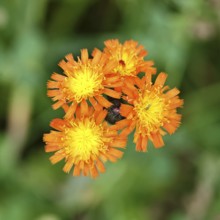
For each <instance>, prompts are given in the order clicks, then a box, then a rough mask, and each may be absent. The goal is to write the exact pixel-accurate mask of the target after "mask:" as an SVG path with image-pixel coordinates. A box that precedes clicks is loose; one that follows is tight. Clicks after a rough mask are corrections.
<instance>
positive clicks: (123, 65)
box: [114, 52, 136, 76]
mask: <svg viewBox="0 0 220 220" xmlns="http://www.w3.org/2000/svg"><path fill="white" fill-rule="evenodd" d="M118 63H119V65H117V67H116V68H115V70H114V71H115V72H118V73H120V74H121V75H122V76H130V75H132V73H133V72H134V71H135V69H136V67H135V60H134V56H133V55H132V54H128V53H125V52H124V53H122V54H121V59H120V58H119V59H118Z"/></svg>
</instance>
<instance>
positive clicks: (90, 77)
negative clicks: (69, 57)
mask: <svg viewBox="0 0 220 220" xmlns="http://www.w3.org/2000/svg"><path fill="white" fill-rule="evenodd" d="M103 78H104V77H102V75H101V74H99V72H98V71H96V70H95V69H92V68H91V67H90V68H89V67H88V66H83V67H82V68H81V69H79V70H77V71H76V72H74V76H73V77H69V78H68V79H67V80H66V87H67V89H68V90H70V91H71V93H72V94H71V96H73V98H74V99H75V100H76V102H77V103H79V102H81V101H82V100H83V99H88V98H89V97H92V96H94V94H95V93H96V92H98V91H99V90H100V89H103V86H102V81H103Z"/></svg>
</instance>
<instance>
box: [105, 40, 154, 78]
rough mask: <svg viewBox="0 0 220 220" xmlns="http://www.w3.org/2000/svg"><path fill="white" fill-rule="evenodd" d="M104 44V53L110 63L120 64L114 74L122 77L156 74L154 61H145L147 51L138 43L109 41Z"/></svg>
mask: <svg viewBox="0 0 220 220" xmlns="http://www.w3.org/2000/svg"><path fill="white" fill-rule="evenodd" d="M104 44H105V48H104V53H105V54H106V55H107V56H108V59H109V61H114V62H116V63H117V64H118V65H117V66H116V67H115V68H114V72H115V73H118V74H119V75H120V76H121V77H125V78H126V77H133V76H136V75H137V74H138V73H140V72H145V73H152V74H154V73H156V69H155V67H153V64H154V63H153V61H151V60H149V61H145V60H144V57H145V56H146V55H147V51H146V50H145V49H144V47H143V46H142V45H138V42H136V41H133V40H129V41H125V43H124V44H121V43H120V42H119V41H118V40H107V41H105V42H104Z"/></svg>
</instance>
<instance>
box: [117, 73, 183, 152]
mask: <svg viewBox="0 0 220 220" xmlns="http://www.w3.org/2000/svg"><path fill="white" fill-rule="evenodd" d="M151 77H152V75H151V74H148V75H146V76H144V77H143V78H142V79H141V80H140V82H139V84H138V85H136V87H135V86H134V87H133V88H132V89H131V90H130V91H129V92H128V93H127V94H126V95H125V96H124V98H125V99H126V100H127V102H128V104H122V105H121V108H120V112H121V115H122V116H124V117H126V119H124V120H121V121H119V122H118V123H117V124H116V125H115V127H117V128H118V129H121V128H124V127H125V129H124V130H123V132H122V133H121V134H123V135H128V134H130V133H131V132H132V131H133V130H134V129H135V134H134V143H136V150H137V151H146V150H147V142H148V140H150V141H152V142H153V144H154V146H155V147H157V148H158V147H162V146H163V145H164V142H163V139H162V136H163V135H164V134H166V132H165V130H166V131H167V132H168V133H169V134H172V133H174V132H175V130H176V129H177V127H178V126H179V124H180V120H181V115H180V114H178V113H177V108H179V107H182V105H183V100H182V99H179V97H178V94H179V90H178V89H176V88H174V89H171V90H169V87H168V86H164V83H165V81H166V78H167V74H165V73H160V74H159V75H158V77H157V79H156V81H155V83H154V84H152V80H151ZM164 129H165V130H164Z"/></svg>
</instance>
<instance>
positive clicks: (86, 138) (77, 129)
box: [65, 118, 105, 162]
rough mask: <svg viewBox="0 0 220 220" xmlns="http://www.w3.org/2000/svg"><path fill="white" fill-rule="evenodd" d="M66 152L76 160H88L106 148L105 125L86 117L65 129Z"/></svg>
mask: <svg viewBox="0 0 220 220" xmlns="http://www.w3.org/2000/svg"><path fill="white" fill-rule="evenodd" d="M65 133H66V138H65V145H66V148H65V150H66V153H67V154H68V155H69V156H70V157H71V158H72V159H73V160H74V161H75V162H78V161H88V160H89V159H90V158H91V157H93V159H94V157H95V156H97V155H98V154H99V152H100V151H103V150H105V144H104V141H103V127H102V126H101V125H99V126H98V125H96V124H95V122H94V120H91V119H88V118H87V119H85V120H84V121H80V122H78V123H76V122H73V123H72V127H71V128H68V129H66V130H65Z"/></svg>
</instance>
